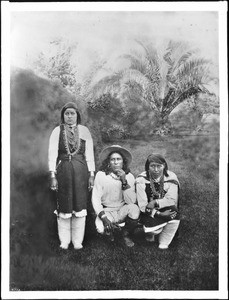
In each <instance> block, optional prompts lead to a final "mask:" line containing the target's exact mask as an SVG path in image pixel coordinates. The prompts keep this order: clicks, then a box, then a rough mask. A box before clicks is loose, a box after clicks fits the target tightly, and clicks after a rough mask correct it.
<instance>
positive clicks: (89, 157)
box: [81, 126, 95, 190]
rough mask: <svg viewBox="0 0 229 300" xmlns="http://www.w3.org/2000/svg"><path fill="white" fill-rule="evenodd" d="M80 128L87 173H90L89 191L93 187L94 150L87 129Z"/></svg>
mask: <svg viewBox="0 0 229 300" xmlns="http://www.w3.org/2000/svg"><path fill="white" fill-rule="evenodd" d="M81 128H82V131H83V132H82V135H83V139H85V141H86V147H85V158H86V162H87V166H88V171H89V172H90V176H89V186H88V188H89V190H90V189H92V188H93V186H94V172H95V159H94V148H93V140H92V136H91V133H90V131H89V129H88V128H87V127H85V126H83V127H81Z"/></svg>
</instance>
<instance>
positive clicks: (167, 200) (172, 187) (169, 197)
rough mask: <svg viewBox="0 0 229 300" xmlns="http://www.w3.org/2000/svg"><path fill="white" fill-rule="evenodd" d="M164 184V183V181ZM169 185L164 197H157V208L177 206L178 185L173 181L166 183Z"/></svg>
mask: <svg viewBox="0 0 229 300" xmlns="http://www.w3.org/2000/svg"><path fill="white" fill-rule="evenodd" d="M165 184H166V183H165ZM167 184H168V185H169V187H168V190H167V192H166V194H165V196H164V198H162V199H159V201H158V203H159V208H163V207H166V206H172V205H175V206H177V202H178V186H177V185H176V184H174V183H167Z"/></svg>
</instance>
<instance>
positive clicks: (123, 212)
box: [95, 204, 140, 233]
mask: <svg viewBox="0 0 229 300" xmlns="http://www.w3.org/2000/svg"><path fill="white" fill-rule="evenodd" d="M104 212H105V215H106V216H107V218H108V219H109V220H110V221H111V222H113V223H123V222H125V219H126V217H127V216H128V217H130V218H131V219H134V220H136V219H138V217H139V214H140V210H139V208H138V206H137V205H136V204H125V205H123V206H122V207H120V208H119V209H118V210H109V211H108V210H106V209H104ZM122 225H125V223H123V224H120V226H122ZM95 226H96V230H97V231H98V233H104V226H103V222H102V220H101V219H100V218H99V217H98V216H97V217H96V219H95Z"/></svg>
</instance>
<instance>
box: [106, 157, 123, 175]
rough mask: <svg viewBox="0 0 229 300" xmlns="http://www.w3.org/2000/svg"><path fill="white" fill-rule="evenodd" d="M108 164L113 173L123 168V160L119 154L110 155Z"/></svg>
mask: <svg viewBox="0 0 229 300" xmlns="http://www.w3.org/2000/svg"><path fill="white" fill-rule="evenodd" d="M109 163H110V168H111V171H112V172H114V173H116V172H117V170H120V169H122V168H123V158H122V156H121V155H120V154H119V153H113V154H111V157H110V162H109Z"/></svg>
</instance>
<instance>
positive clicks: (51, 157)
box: [48, 126, 60, 172]
mask: <svg viewBox="0 0 229 300" xmlns="http://www.w3.org/2000/svg"><path fill="white" fill-rule="evenodd" d="M59 136H60V127H59V126H58V127H56V128H55V129H54V130H53V131H52V133H51V135H50V138H49V149H48V166H49V171H53V172H56V159H57V156H58V148H59Z"/></svg>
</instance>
